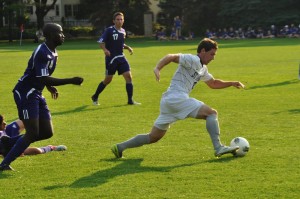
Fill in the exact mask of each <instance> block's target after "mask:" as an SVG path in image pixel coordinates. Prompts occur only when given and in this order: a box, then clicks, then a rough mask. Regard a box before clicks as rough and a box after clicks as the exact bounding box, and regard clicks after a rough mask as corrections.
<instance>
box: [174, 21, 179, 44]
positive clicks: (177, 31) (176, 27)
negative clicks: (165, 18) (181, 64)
mask: <svg viewBox="0 0 300 199" xmlns="http://www.w3.org/2000/svg"><path fill="white" fill-rule="evenodd" d="M174 28H175V31H176V40H178V39H180V38H181V20H180V18H179V16H176V17H175V18H174Z"/></svg>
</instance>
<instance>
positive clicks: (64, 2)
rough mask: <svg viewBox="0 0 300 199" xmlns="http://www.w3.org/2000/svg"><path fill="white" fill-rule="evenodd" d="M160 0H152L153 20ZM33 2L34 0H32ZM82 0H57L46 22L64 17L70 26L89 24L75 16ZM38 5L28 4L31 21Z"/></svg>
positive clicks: (45, 19)
mask: <svg viewBox="0 0 300 199" xmlns="http://www.w3.org/2000/svg"><path fill="white" fill-rule="evenodd" d="M159 1H160V0H150V2H151V5H150V10H151V13H152V14H153V22H156V20H157V14H158V13H159V11H160V8H159V7H158V3H159ZM32 2H33V1H32ZM51 3H52V1H51V0H49V1H48V2H47V4H49V5H50V4H51ZM79 4H80V0H57V2H56V4H55V7H54V10H50V11H49V12H48V13H47V15H46V16H45V18H44V21H45V23H47V22H56V23H62V19H64V20H65V22H66V24H67V25H70V26H85V25H90V24H88V20H77V19H76V18H75V16H77V15H78V12H79V6H80V5H79ZM35 10H36V7H35V5H34V2H33V3H32V4H31V5H28V6H27V12H28V13H29V14H30V15H29V19H30V22H33V23H36V21H37V17H36V14H35Z"/></svg>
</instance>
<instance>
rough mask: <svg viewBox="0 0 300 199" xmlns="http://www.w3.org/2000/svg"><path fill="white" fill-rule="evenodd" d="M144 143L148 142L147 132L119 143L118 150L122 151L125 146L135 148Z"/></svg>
mask: <svg viewBox="0 0 300 199" xmlns="http://www.w3.org/2000/svg"><path fill="white" fill-rule="evenodd" d="M144 144H150V137H149V134H139V135H137V136H135V137H133V138H131V139H129V140H127V141H125V142H122V143H119V144H117V145H118V149H119V151H120V152H122V151H124V150H125V149H127V148H135V147H139V146H143V145H144Z"/></svg>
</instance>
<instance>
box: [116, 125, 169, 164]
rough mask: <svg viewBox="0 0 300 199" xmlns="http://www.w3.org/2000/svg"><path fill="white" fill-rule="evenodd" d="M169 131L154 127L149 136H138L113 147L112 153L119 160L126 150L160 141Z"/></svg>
mask: <svg viewBox="0 0 300 199" xmlns="http://www.w3.org/2000/svg"><path fill="white" fill-rule="evenodd" d="M166 132H167V130H161V129H159V128H157V127H155V126H153V127H152V130H151V132H150V133H147V134H138V135H136V136H135V137H133V138H131V139H129V140H127V141H125V142H121V143H118V144H115V145H113V147H112V152H113V153H114V154H115V156H116V157H117V158H121V157H122V153H123V151H124V150H126V149H128V148H136V147H140V146H143V145H145V144H152V143H155V142H157V141H159V140H160V139H161V138H162V137H163V136H164V135H165V134H166Z"/></svg>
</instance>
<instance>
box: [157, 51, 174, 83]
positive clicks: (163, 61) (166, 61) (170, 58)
mask: <svg viewBox="0 0 300 199" xmlns="http://www.w3.org/2000/svg"><path fill="white" fill-rule="evenodd" d="M171 62H174V63H179V54H168V55H166V56H164V57H163V58H162V59H161V60H159V62H158V63H157V64H156V67H155V68H154V70H153V72H154V74H155V77H156V80H157V81H159V80H160V70H161V69H163V67H164V66H166V65H168V64H169V63H171Z"/></svg>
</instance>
